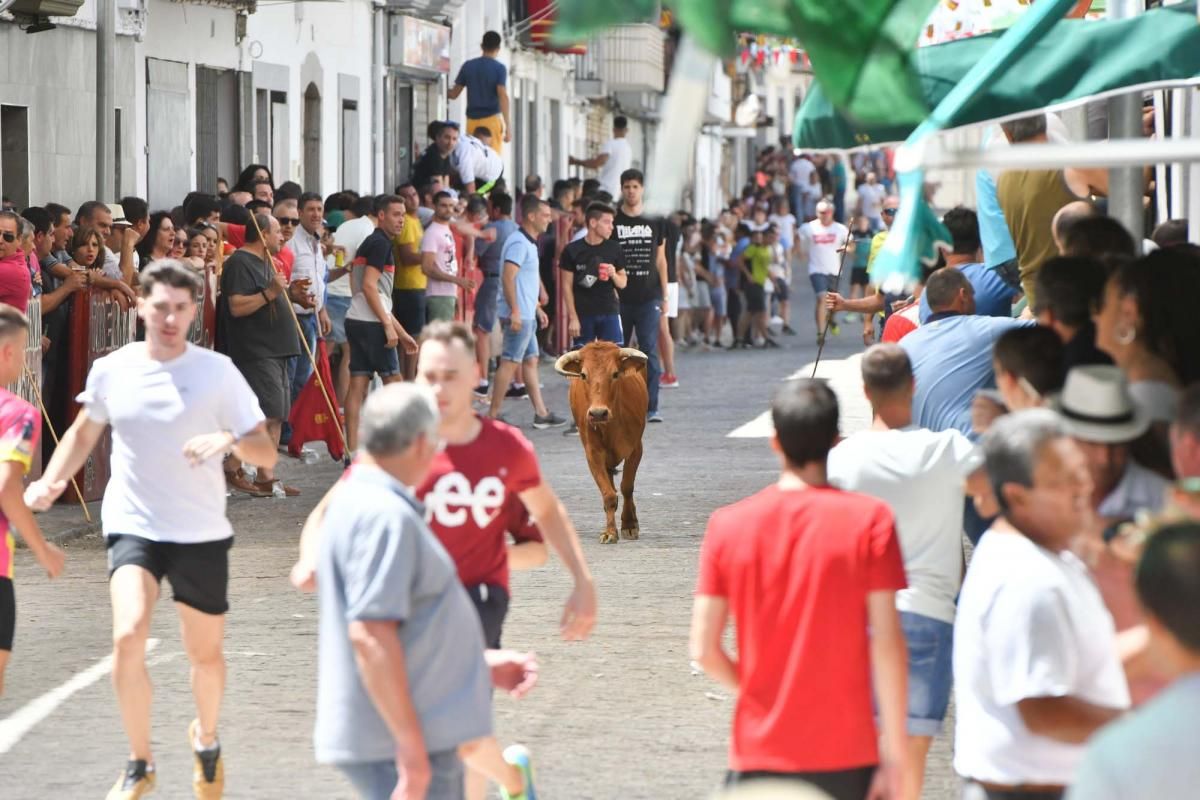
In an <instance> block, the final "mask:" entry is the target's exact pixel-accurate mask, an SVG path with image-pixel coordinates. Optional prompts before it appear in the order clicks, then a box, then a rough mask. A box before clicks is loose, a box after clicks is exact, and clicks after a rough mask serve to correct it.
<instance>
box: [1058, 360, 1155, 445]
mask: <svg viewBox="0 0 1200 800" xmlns="http://www.w3.org/2000/svg"><path fill="white" fill-rule="evenodd" d="M1052 405H1053V408H1054V410H1055V411H1057V412H1058V413H1059V415H1060V416H1061V417H1062V419H1063V424H1064V426H1065V427H1066V429H1067V432H1068V433H1069V434H1070V435H1071V436H1073V437H1075V438H1076V439H1080V440H1082V441H1085V442H1098V443H1102V444H1124V443H1125V442H1131V441H1133V440H1134V439H1136V438H1138V437H1139V436H1141V435H1142V434H1143V433H1145V432H1146V430H1147V429H1148V428H1149V427H1150V421H1151V420H1150V417H1149V416H1147V415H1146V414H1145V413H1144V412H1143V411H1142V410H1141V409H1140V408H1138V407H1137V404H1135V403H1134V402H1133V398H1132V397H1131V396H1130V394H1129V385H1128V384H1127V383H1126V382H1125V375H1124V373H1122V372H1121V370H1120V369H1118V368H1117V367H1113V366H1103V365H1092V366H1086V367H1075V368H1074V369H1072V370H1071V371H1070V372H1068V373H1067V382H1066V385H1065V386H1063V390H1062V394H1060V395H1059V396H1058V397H1057V398H1056V399H1055V400H1054V401H1053V403H1052Z"/></svg>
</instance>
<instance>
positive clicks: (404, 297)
mask: <svg viewBox="0 0 1200 800" xmlns="http://www.w3.org/2000/svg"><path fill="white" fill-rule="evenodd" d="M392 316H393V317H395V318H396V319H397V320H399V321H400V327H402V328H404V332H405V333H407V334H408V335H409V336H411V337H413V338H414V339H416V338H417V337H418V336H420V335H421V329H422V328H424V327H425V290H424V289H393V290H392Z"/></svg>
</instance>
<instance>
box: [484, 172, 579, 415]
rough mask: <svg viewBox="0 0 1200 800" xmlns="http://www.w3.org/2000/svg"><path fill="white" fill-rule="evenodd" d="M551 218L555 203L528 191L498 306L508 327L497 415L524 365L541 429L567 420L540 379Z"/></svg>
mask: <svg viewBox="0 0 1200 800" xmlns="http://www.w3.org/2000/svg"><path fill="white" fill-rule="evenodd" d="M550 220H551V211H550V204H549V203H547V202H546V201H545V200H543V199H541V198H540V197H538V196H537V195H532V194H527V195H525V196H524V197H522V198H521V213H520V222H521V229H520V230H518V231H514V232H513V233H512V234H510V235H509V237H508V239H506V240H505V242H504V249H503V250H502V251H501V255H500V262H501V264H503V273H502V277H501V284H500V297H499V298H498V299H497V312H498V316H499V317H500V329H501V330H502V331H503V332H504V344H503V347H502V351H501V353H500V366H498V367H497V368H496V379H495V382H494V383H493V384H492V403H491V410H490V411H489V415H490V416H491V417H493V418H498V417H499V416H500V406H501V405H503V404H504V395H505V393H506V392H507V391H508V385H509V383H510V382H511V381H512V379H513V377H514V376H515V375H516V374H517V367H518V366H519V367H521V369H522V375H523V377H524V379H525V388H526V389H528V390H529V400H530V402H532V403H533V413H534V417H533V427H535V428H538V429H539V430H540V429H542V428H556V427H558V426H560V425H565V424H566V423H567V421H566V420H565V419H563V418H562V417H560V416H558V415H557V414H552V413H551V412H550V410H549V409H548V408H546V404H545V403H544V402H542V391H541V389H540V388H539V384H538V343H537V331H538V326H539V325H545V324H546V322H547V319H546V314H545V312H544V311H542V310H541V309H540V308H538V289H539V288H540V286H541V273H540V270H539V265H540V262H539V260H538V248H537V240H538V237H539V236H541V235H542V234H543V233H545V232H546V229H547V228H549V227H550Z"/></svg>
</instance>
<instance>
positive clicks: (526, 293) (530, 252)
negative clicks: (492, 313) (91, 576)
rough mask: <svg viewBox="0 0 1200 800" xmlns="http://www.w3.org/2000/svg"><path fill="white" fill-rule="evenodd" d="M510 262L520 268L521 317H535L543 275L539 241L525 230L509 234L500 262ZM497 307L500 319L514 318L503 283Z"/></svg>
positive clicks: (519, 294) (519, 306)
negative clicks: (539, 286) (539, 256)
mask: <svg viewBox="0 0 1200 800" xmlns="http://www.w3.org/2000/svg"><path fill="white" fill-rule="evenodd" d="M510 262H511V263H513V264H516V265H517V267H518V268H519V271H518V272H517V306H518V311H520V312H521V319H522V320H524V321H528V320H531V319H535V318H536V316H537V300H538V278H539V277H540V276H541V272H540V270H539V269H538V267H539V266H540V263H541V262H540V261H539V260H538V249H537V242H535V241H533V239H530V238H529V234H527V233H525V231H523V230H519V231H517V232H516V233H514V234H513V235H512V236H509V237H508V240H507V241H505V243H504V249H503V250H502V251H501V256H500V263H501V264H502V265H504V264H508V263H510ZM496 309H497V311H498V313H499V316H500V319H512V309H511V308H509V306H508V298H507V297H505V296H504V285H503V283H502V284H501V286H500V297H499V298H497V300H496Z"/></svg>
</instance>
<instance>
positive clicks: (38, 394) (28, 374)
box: [21, 364, 92, 524]
mask: <svg viewBox="0 0 1200 800" xmlns="http://www.w3.org/2000/svg"><path fill="white" fill-rule="evenodd" d="M21 366H22V367H24V369H25V380H27V381H29V385H30V386H31V387H33V396H34V397H35V398H36V399H37V404H38V408H39V409H40V410H41V412H42V419H44V420H46V427H47V428H49V429H50V438H52V439H53V440H54V446H55V447H58V434H57V433H55V432H54V423H53V422H51V421H50V414H48V413H47V412H46V404H45V403H43V402H42V390H41V387H39V386H38V385H37V381H36V380H35V379H34V377H33V371H32V370H30V369H29V364H22V365H21ZM71 487H72V488H74V489H75V496H76V497H78V498H79V505H81V506H83V517H84V519H86V520H87V521H88V523H89V524H90V523H91V521H92V512H90V511H88V507H87V501H85V500H84V499H83V492H81V491H79V483H78V482H76V480H75V476H74V475H72V476H71Z"/></svg>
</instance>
